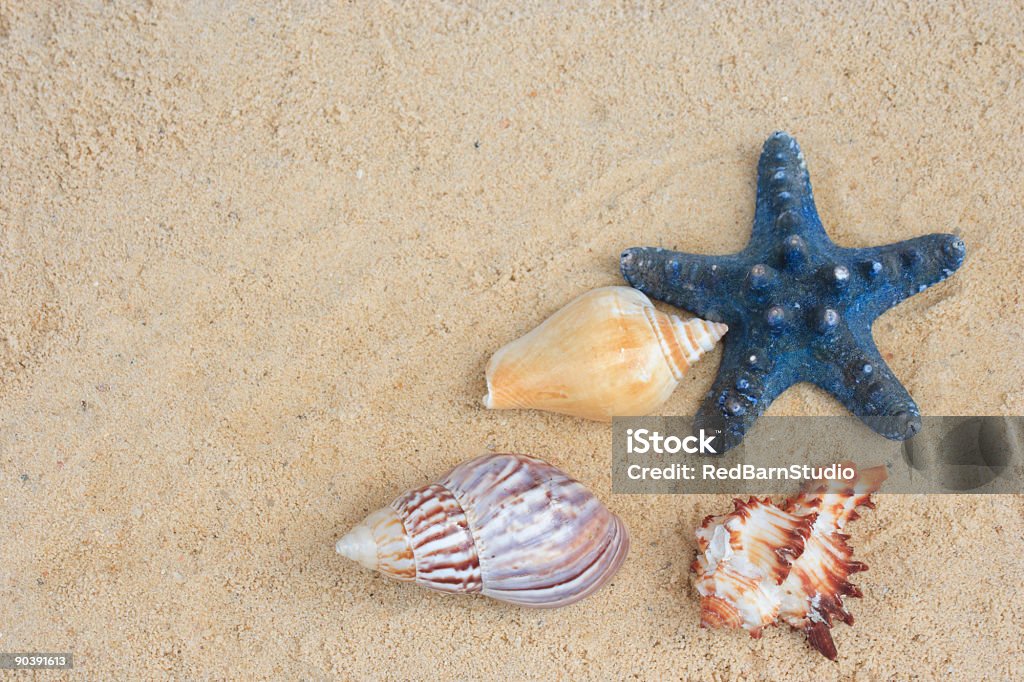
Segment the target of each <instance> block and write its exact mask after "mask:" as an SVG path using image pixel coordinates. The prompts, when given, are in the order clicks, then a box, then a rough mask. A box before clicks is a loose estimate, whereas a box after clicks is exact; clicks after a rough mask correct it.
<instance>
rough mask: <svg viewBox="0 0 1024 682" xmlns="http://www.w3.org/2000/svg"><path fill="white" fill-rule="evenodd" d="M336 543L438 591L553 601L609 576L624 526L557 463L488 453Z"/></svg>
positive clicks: (621, 555)
mask: <svg viewBox="0 0 1024 682" xmlns="http://www.w3.org/2000/svg"><path fill="white" fill-rule="evenodd" d="M336 549H337V551H338V553H339V554H341V555H343V556H345V557H347V558H349V559H352V560H353V561H357V562H359V563H360V564H362V565H363V566H365V567H366V568H370V569H374V570H377V571H380V572H381V573H383V574H384V575H387V576H389V577H391V578H395V579H397V580H405V581H415V582H417V583H419V584H420V585H422V586H424V587H429V588H431V589H434V590H439V591H441V592H456V593H475V592H480V593H482V594H484V595H486V596H488V597H493V598H494V599H499V600H502V601H507V602H512V603H514V604H519V605H522V606H536V607H556V606H565V605H567V604H572V603H573V602H576V601H579V600H580V599H583V598H584V597H586V596H587V595H589V594H591V593H593V592H594V591H595V590H597V589H598V588H600V587H601V586H602V585H604V584H605V583H607V582H608V580H610V579H611V577H612V576H613V575H614V574H615V572H616V571H617V570H618V569H619V566H620V565H621V564H622V561H623V560H624V559H625V558H626V553H627V552H628V551H629V533H628V531H627V530H626V526H625V525H624V524H623V523H622V521H621V520H620V519H619V517H617V516H616V515H615V514H613V513H612V512H610V511H609V510H608V508H607V507H605V506H604V505H603V504H602V503H601V501H600V500H598V499H597V498H596V497H594V495H593V493H591V492H590V491H589V490H587V489H586V488H585V487H584V486H583V485H582V484H581V483H579V482H577V481H575V480H573V479H571V478H569V477H568V476H567V475H566V474H565V473H563V472H562V471H561V470H559V469H557V468H555V467H553V466H551V465H550V464H547V463H546V462H543V461H541V460H539V459H536V458H534V457H529V456H526V455H507V454H491V455H483V456H481V457H478V458H476V459H473V460H470V461H468V462H463V463H462V464H460V465H458V466H457V467H455V468H454V469H452V470H451V471H449V472H448V473H447V474H445V475H444V476H442V477H441V478H440V479H439V480H438V481H437V482H436V483H431V484H429V485H425V486H422V487H420V488H415V489H413V490H409V491H406V492H405V493H403V494H401V495H399V496H398V498H396V499H395V501H394V502H392V503H391V504H390V505H389V506H387V507H384V508H383V509H379V510H377V511H375V512H373V513H372V514H370V515H369V516H367V517H366V519H365V520H364V521H363V522H362V523H360V524H359V525H357V526H356V527H355V528H353V529H352V530H351V531H350V532H349V533H348V534H347V535H345V536H344V537H343V538H341V539H340V540H338V543H337V545H336Z"/></svg>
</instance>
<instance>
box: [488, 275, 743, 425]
mask: <svg viewBox="0 0 1024 682" xmlns="http://www.w3.org/2000/svg"><path fill="white" fill-rule="evenodd" d="M727 330H728V327H727V326H726V325H724V324H721V323H718V322H708V321H706V320H701V319H691V320H687V321H685V322H684V321H683V320H680V319H679V318H678V317H677V316H675V315H667V314H665V313H663V312H661V311H660V310H658V309H657V308H655V307H654V306H653V305H652V304H651V301H650V300H649V299H648V298H647V297H646V296H645V295H644V294H643V293H641V292H640V291H637V290H636V289H631V288H629V287H604V288H601V289H594V290H592V291H588V292H587V293H585V294H583V295H581V296H579V297H577V298H576V299H575V300H573V301H571V302H570V303H569V304H568V305H566V306H565V307H564V308H562V309H561V310H559V311H558V312H556V313H555V314H554V315H552V316H551V317H549V318H548V319H547V320H545V321H544V322H543V323H542V324H541V325H540V326H539V327H537V328H536V329H534V330H533V331H531V332H530V333H528V334H526V335H525V336H523V337H521V338H519V339H517V340H515V341H513V342H511V343H509V344H508V345H506V346H504V347H503V348H501V349H500V350H498V352H497V353H495V354H494V357H492V358H491V361H490V362H489V363H488V365H487V372H486V374H487V395H486V396H485V397H484V399H483V404H484V406H485V407H488V408H490V409H495V410H502V409H513V408H531V409H538V410H547V411H549V412H559V413H562V414H569V415H573V416H576V417H583V418H585V419H594V420H597V421H611V418H612V417H616V416H635V415H644V414H649V413H651V412H653V411H654V410H656V409H658V408H659V407H660V406H661V405H662V404H663V403H664V402H665V401H666V400H668V398H669V396H670V395H672V391H674V390H675V388H676V386H678V385H679V382H680V380H681V379H682V378H683V375H684V374H686V371H687V370H688V369H689V368H690V366H691V365H693V363H695V362H697V360H699V359H700V358H701V356H703V355H704V354H705V353H707V352H709V351H710V350H711V349H712V348H714V347H715V344H716V343H717V342H718V341H719V340H720V339H721V338H722V335H724V334H725V332H726V331H727Z"/></svg>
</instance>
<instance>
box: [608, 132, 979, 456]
mask: <svg viewBox="0 0 1024 682" xmlns="http://www.w3.org/2000/svg"><path fill="white" fill-rule="evenodd" d="M963 260H964V243H963V241H961V240H960V239H959V238H958V237H957V236H955V235H952V234H930V235H927V236H924V237H918V238H916V239H909V240H907V241H903V242H899V243H896V244H890V245H888V246H877V247H872V248H862V249H846V248H841V247H839V246H836V245H835V244H833V243H832V240H831V239H829V238H828V235H826V234H825V229H824V228H823V227H822V225H821V220H820V219H819V218H818V211H817V209H816V207H815V205H814V197H813V196H812V194H811V182H810V178H809V176H808V174H807V166H806V164H805V162H804V157H803V153H802V152H801V151H800V147H799V146H798V145H797V143H796V140H794V139H793V138H792V137H790V136H789V135H787V134H786V133H783V132H777V133H775V134H773V135H772V136H771V137H769V138H768V140H767V141H766V142H765V143H764V150H763V151H762V152H761V160H760V162H759V163H758V167H757V207H756V209H755V213H754V227H753V231H752V233H751V236H750V242H749V243H748V244H747V246H746V248H745V249H743V251H740V252H739V253H736V254H731V255H727V256H704V255H695V254H689V253H680V252H677V251H668V250H665V249H659V248H632V249H627V250H626V251H624V252H623V253H622V256H621V261H620V265H621V269H622V275H623V277H625V278H626V280H627V281H628V282H629V283H630V284H631V285H632V286H634V287H636V288H637V289H639V290H640V291H642V292H644V293H645V294H647V295H648V296H650V297H652V298H656V299H659V300H662V301H665V302H667V303H671V304H672V305H675V306H678V307H680V308H684V309H686V310H689V311H691V312H692V313H694V314H695V315H698V316H700V317H703V318H704V319H707V320H711V321H713V322H725V323H726V324H728V325H729V333H728V334H726V335H725V338H724V350H723V354H722V363H721V366H720V367H719V369H718V376H717V377H716V379H715V382H714V384H713V385H712V387H711V390H710V391H709V392H708V394H707V396H706V398H705V400H704V404H703V405H702V406H701V408H700V410H698V412H697V415H696V419H695V425H694V426H695V428H698V429H704V430H705V432H706V433H713V432H718V433H720V434H721V435H720V438H719V439H718V443H719V444H720V445H721V446H722V448H723V450H728V449H729V448H732V447H734V446H735V445H737V444H738V443H739V442H740V441H741V440H742V439H743V436H744V435H745V434H746V432H747V431H748V430H749V429H750V427H751V426H752V425H753V423H754V421H755V420H756V419H757V418H758V417H759V416H760V415H761V413H763V412H764V411H765V409H767V407H768V406H769V405H770V404H771V402H772V401H773V400H775V398H777V397H778V396H779V394H781V393H782V392H783V391H784V390H786V389H787V388H789V387H790V386H792V385H793V384H795V383H798V382H801V381H806V382H811V383H813V384H816V385H818V386H820V387H821V388H823V389H825V390H826V391H828V392H829V393H831V394H832V395H834V396H835V397H836V398H838V399H839V401H840V402H841V403H843V405H845V406H846V408H847V409H848V410H850V412H852V413H854V414H855V415H857V416H858V417H860V418H861V419H862V420H863V421H864V422H865V423H867V424H868V426H870V427H871V428H873V429H874V430H875V431H877V432H878V433H880V434H882V435H883V436H885V437H887V438H892V439H895V440H903V439H905V438H909V437H911V436H913V435H914V434H915V433H917V432H918V431H919V430H920V428H921V416H920V411H919V410H918V408H917V405H916V404H915V403H914V401H913V399H912V398H911V397H910V394H909V393H907V390H906V389H905V388H904V387H903V385H902V384H900V382H899V380H898V379H897V378H896V376H895V375H894V374H893V373H892V370H890V369H889V367H888V366H887V365H886V364H885V361H884V360H882V356H881V355H880V354H879V352H878V349H877V348H876V347H875V342H874V340H873V339H872V337H871V325H872V323H873V322H874V321H875V318H877V317H878V316H879V315H881V314H882V313H883V312H885V311H886V310H888V309H889V308H891V307H892V306H894V305H896V304H897V303H899V302H900V301H903V300H904V299H906V298H908V297H910V296H913V295H914V294H916V293H919V292H921V291H924V290H925V289H927V288H928V287H929V286H931V285H932V284H935V283H937V282H941V281H942V280H944V279H946V278H947V277H949V276H950V275H952V274H953V272H954V271H955V270H956V269H957V268H959V267H960V265H961V264H962V263H963ZM723 450H720V452H721V451H723Z"/></svg>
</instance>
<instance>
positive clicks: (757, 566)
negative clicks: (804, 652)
mask: <svg viewBox="0 0 1024 682" xmlns="http://www.w3.org/2000/svg"><path fill="white" fill-rule="evenodd" d="M844 466H848V467H850V468H854V467H853V465H851V464H846V463H844ZM855 471H856V470H855ZM885 478H886V470H885V467H884V466H879V467H872V468H870V469H864V470H862V471H859V472H856V474H855V477H854V478H853V479H852V480H849V481H819V482H816V484H815V485H814V486H812V487H809V488H808V489H807V490H805V491H804V492H802V493H800V494H799V495H797V496H796V497H793V498H790V499H788V500H786V502H784V503H783V504H782V505H781V506H777V505H775V504H773V503H772V501H771V500H770V499H768V498H765V499H763V500H759V499H757V498H753V497H752V498H750V499H749V500H748V501H746V502H744V501H742V500H734V505H735V509H734V511H733V512H732V513H730V514H724V515H722V516H708V517H707V518H705V519H704V522H703V523H702V524H701V527H700V528H698V529H697V533H696V535H697V558H696V559H695V560H694V562H693V564H692V566H691V569H692V570H693V572H694V573H695V574H696V578H695V581H694V582H695V586H696V588H697V593H698V594H699V595H700V596H701V626H702V627H712V628H743V629H745V630H747V631H748V632H749V633H750V635H751V636H752V637H760V636H761V631H762V629H763V628H764V627H765V626H767V625H774V624H775V623H777V622H778V621H779V620H782V621H785V622H786V623H789V625H790V626H792V627H794V628H796V629H798V630H801V631H803V632H804V634H805V635H806V636H807V641H808V642H809V643H810V644H811V646H813V647H814V648H815V649H817V650H818V651H819V652H821V653H822V655H824V656H826V657H827V658H830V659H833V660H834V659H835V657H836V647H835V643H834V642H833V640H832V634H831V628H832V623H833V619H835V618H838V619H839V620H842V621H843V622H845V623H846V624H848V625H852V624H853V616H851V615H850V613H849V612H848V611H847V610H846V608H845V607H844V606H843V597H846V596H854V597H859V596H861V593H860V591H859V590H858V589H857V588H856V587H855V586H854V585H853V584H852V583H850V582H849V578H850V576H851V575H852V574H853V573H856V572H857V571H864V570H867V566H866V565H864V564H863V563H861V562H859V561H853V549H852V548H851V547H850V545H849V542H848V541H849V536H848V535H845V534H844V533H843V532H842V530H843V529H844V528H845V527H846V524H847V522H849V521H852V520H854V519H856V518H857V516H858V513H857V507H859V506H865V507H872V506H874V505H873V504H872V502H871V493H873V492H875V491H876V490H878V488H879V487H880V486H881V485H882V482H883V481H884V480H885Z"/></svg>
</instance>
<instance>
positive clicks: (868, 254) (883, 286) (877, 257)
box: [843, 234, 965, 322]
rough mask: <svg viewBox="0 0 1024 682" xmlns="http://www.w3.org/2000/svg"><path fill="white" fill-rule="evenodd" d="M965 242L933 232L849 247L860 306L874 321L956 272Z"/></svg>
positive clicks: (868, 317) (846, 256)
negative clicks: (909, 237) (889, 241)
mask: <svg viewBox="0 0 1024 682" xmlns="http://www.w3.org/2000/svg"><path fill="white" fill-rule="evenodd" d="M964 253H965V249H964V243H963V241H962V240H961V239H960V238H959V237H957V236H956V235H952V234H929V235H925V236H924V237H917V238H916V239H908V240H906V241H902V242H898V243H896V244H889V245H887V246H878V247H874V248H867V249H845V250H844V251H843V256H844V257H845V258H846V259H847V261H848V262H849V263H850V265H849V266H848V268H849V270H850V272H851V273H856V275H855V276H856V277H857V278H858V280H859V282H858V284H857V285H856V286H859V288H860V289H861V291H860V292H858V295H857V307H858V309H859V310H860V311H861V312H862V313H863V314H864V315H865V316H866V321H868V322H870V321H871V320H874V319H875V318H876V317H878V316H879V315H881V314H882V313H884V312H885V311H886V310H888V309H889V308H891V307H893V306H894V305H896V304H897V303H900V302H901V301H903V300H905V299H907V298H910V297H911V296H913V295H914V294H917V293H920V292H922V291H924V290H925V289H927V288H928V287H930V286H931V285H933V284H936V283H938V282H941V281H942V280H944V279H946V278H947V277H949V276H950V275H952V274H953V273H954V272H955V271H956V270H957V268H959V267H960V266H961V265H962V264H963V262H964Z"/></svg>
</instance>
